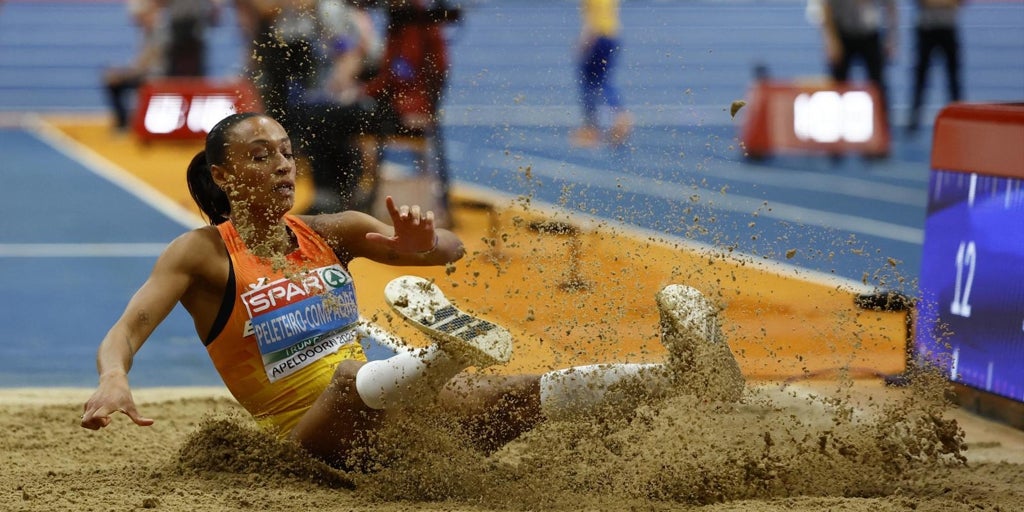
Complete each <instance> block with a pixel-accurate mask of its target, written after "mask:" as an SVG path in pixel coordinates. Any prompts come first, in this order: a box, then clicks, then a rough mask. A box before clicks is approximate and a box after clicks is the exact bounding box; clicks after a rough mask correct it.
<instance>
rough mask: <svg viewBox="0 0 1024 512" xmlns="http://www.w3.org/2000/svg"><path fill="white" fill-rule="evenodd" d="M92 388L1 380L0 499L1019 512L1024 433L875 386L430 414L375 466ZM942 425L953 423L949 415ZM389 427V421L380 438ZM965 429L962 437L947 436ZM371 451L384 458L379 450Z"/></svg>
mask: <svg viewBox="0 0 1024 512" xmlns="http://www.w3.org/2000/svg"><path fill="white" fill-rule="evenodd" d="M89 392H90V390H83V389H22V390H4V391H3V392H0V422H3V426H2V427H3V431H4V432H7V435H6V436H4V440H3V451H4V453H5V456H6V464H5V465H4V469H3V470H2V471H0V483H2V487H3V488H4V489H5V491H4V493H3V494H2V495H0V508H3V509H4V510H26V511H35V510H39V511H43V510H46V511H50V510H138V509H149V508H151V509H156V510H190V511H217V512H220V511H235V510H265V511H286V510H287V511H294V510H314V509H316V510H325V511H327V510H339V511H341V510H345V511H349V510H378V511H399V510H406V511H408V510H467V511H470V510H475V511H486V510H566V511H568V510H689V509H700V510H732V511H736V510H742V511H748V510H749V511H754V510H757V511H776V510H778V511H783V510H786V511H808V512H810V511H820V510H844V511H854V512H856V511H865V512H866V511H871V512H877V511H890V510H891V511H895V510H901V511H902V510H933V511H954V510H1004V511H1011V510H1021V509H1022V507H1024V492H1022V491H1021V489H1020V487H1019V483H1020V482H1021V481H1022V479H1024V435H1022V434H1021V433H1020V432H1019V431H1015V430H1012V429H1009V428H1006V427H1001V426H1000V425H996V424H992V423H990V422H986V421H984V420H980V419H978V418H977V417H974V416H972V415H969V414H966V413H963V412H961V411H956V410H946V411H945V412H941V419H937V418H935V417H930V416H929V415H930V414H933V413H937V412H939V411H942V407H940V406H937V405H935V404H933V403H932V402H931V401H932V400H933V399H934V397H928V396H926V395H927V392H924V393H925V394H924V395H922V394H921V393H922V392H921V391H920V390H909V389H904V390H894V389H889V388H884V387H883V386H881V385H880V384H878V383H877V382H876V381H857V382H850V383H846V384H841V383H837V382H825V381H813V382H805V383H801V384H799V385H792V386H786V387H782V386H780V385H778V384H775V383H772V384H761V385H759V384H756V383H755V384H750V385H748V389H747V391H746V395H745V397H744V399H743V400H742V401H741V402H740V403H739V404H722V403H713V402H703V401H701V400H698V399H695V398H694V397H690V396H678V397H674V398H670V399H668V400H666V401H664V402H659V403H654V404H650V405H646V406H644V407H642V408H641V409H640V410H639V411H637V413H636V414H635V415H632V416H629V417H628V418H606V419H604V420H602V421H590V420H576V421H572V422H559V423H552V424H547V425H543V426H541V427H540V428H538V429H536V430H534V431H532V432H530V433H528V434H527V435H525V436H523V437H522V438H521V439H519V440H517V441H514V442H513V443H511V444H509V445H508V446H506V447H505V448H504V449H502V450H500V451H498V452H497V453H495V454H492V455H490V456H486V455H484V454H482V453H479V452H476V451H474V450H472V449H469V448H467V447H466V445H465V440H464V439H461V438H460V437H459V435H458V433H457V432H451V431H450V429H448V428H447V427H446V426H445V425H446V424H445V422H444V421H443V418H439V417H435V418H426V419H423V420H422V421H416V422H411V423H402V424H401V425H402V427H401V428H402V430H403V432H402V434H401V435H397V436H394V437H388V436H389V435H390V434H389V435H388V436H385V437H384V438H382V439H381V441H382V444H381V445H382V446H385V447H387V448H385V449H382V450H381V451H380V452H378V454H379V455H380V456H382V458H385V459H386V460H387V465H386V466H382V467H381V468H379V469H378V471H376V472H374V473H372V474H356V473H343V472H339V471H336V470H333V469H330V468H327V467H326V466H322V465H319V464H316V463H313V462H310V461H309V460H308V459H306V458H305V457H302V455H301V454H300V453H298V452H296V451H295V449H294V448H293V447H291V446H289V445H286V444H281V443H279V442H278V441H275V440H274V439H272V438H270V437H268V436H266V435H265V434H263V433H261V432H259V431H257V430H256V429H255V425H254V423H253V422H252V421H251V420H250V419H249V418H248V417H247V416H246V415H245V414H244V412H243V411H241V409H240V408H239V407H238V406H237V405H236V404H235V403H234V401H233V400H232V399H230V398H229V397H227V395H226V394H225V392H224V391H222V390H219V389H205V388H204V389H193V388H164V389H140V390H137V392H136V398H137V400H138V402H139V403H140V407H141V410H142V412H143V414H145V415H149V416H151V417H154V418H155V419H156V420H157V422H156V424H155V425H153V426H152V427H148V428H140V427H136V426H134V425H132V424H131V423H130V422H128V421H127V419H126V418H124V417H119V418H118V419H117V421H116V422H115V423H114V424H113V425H112V426H111V427H109V428H107V429H106V430H104V431H101V432H92V431H86V430H83V429H81V428H80V427H79V426H78V418H79V416H80V414H81V404H82V402H83V401H84V400H85V398H86V397H87V396H88V394H89ZM954 421H955V423H953V422H954ZM392 434H393V433H392ZM961 435H963V437H961ZM385 454H386V457H385Z"/></svg>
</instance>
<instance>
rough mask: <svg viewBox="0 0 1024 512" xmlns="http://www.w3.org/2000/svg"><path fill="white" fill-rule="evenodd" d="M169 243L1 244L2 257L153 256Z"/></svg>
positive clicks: (157, 254) (158, 253)
mask: <svg viewBox="0 0 1024 512" xmlns="http://www.w3.org/2000/svg"><path fill="white" fill-rule="evenodd" d="M166 247H167V244H151V243H138V244H127V243H112V244H0V258H153V257H156V256H159V255H160V252H161V251H163V250H164V248H166Z"/></svg>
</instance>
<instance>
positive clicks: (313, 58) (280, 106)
mask: <svg viewBox="0 0 1024 512" xmlns="http://www.w3.org/2000/svg"><path fill="white" fill-rule="evenodd" d="M238 1H239V2H240V4H241V5H240V9H241V10H242V11H244V12H245V15H244V16H243V18H242V20H243V21H244V22H245V23H246V24H247V25H248V28H249V30H252V35H251V37H252V62H251V64H252V65H251V68H250V70H249V72H250V73H251V75H252V81H253V84H254V85H255V87H256V90H257V91H258V92H259V95H260V100H261V101H262V102H263V108H264V109H265V111H266V113H267V114H269V115H270V116H272V117H274V118H275V119H277V120H278V121H279V122H280V123H281V125H282V126H284V128H285V130H287V131H288V132H289V133H292V132H295V131H296V130H297V127H296V126H295V120H294V119H293V117H292V116H290V115H289V110H290V109H289V104H293V103H295V102H296V101H298V99H299V96H300V95H301V94H303V93H304V92H305V91H306V90H308V89H311V88H313V87H314V86H315V84H316V78H317V73H318V71H319V70H320V68H321V67H322V62H323V57H322V56H321V54H319V53H318V50H319V49H320V35H321V32H322V27H321V21H320V17H319V12H318V0H238Z"/></svg>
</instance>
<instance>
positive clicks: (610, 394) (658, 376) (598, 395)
mask: <svg viewBox="0 0 1024 512" xmlns="http://www.w3.org/2000/svg"><path fill="white" fill-rule="evenodd" d="M664 369H665V368H664V365H662V364H659V363H615V364H594V365H589V366H575V367H572V368H566V369H563V370H555V371H551V372H548V373H545V374H544V375H541V377H540V408H541V411H542V412H543V413H544V415H545V416H546V417H547V418H548V419H560V418H565V417H569V416H574V415H579V414H582V413H585V412H588V411H591V410H593V409H595V408H597V407H601V406H606V405H610V406H624V407H626V406H630V405H635V404H636V402H637V399H638V398H639V397H638V396H636V395H637V393H636V392H632V393H630V392H628V391H629V390H627V389H623V388H621V387H619V388H616V384H619V383H622V382H624V381H625V380H627V379H631V378H636V384H637V387H636V388H632V389H636V390H637V391H640V392H642V394H643V396H646V397H658V396H664V393H665V391H666V390H667V389H668V387H669V385H670V382H669V377H668V372H666V371H664Z"/></svg>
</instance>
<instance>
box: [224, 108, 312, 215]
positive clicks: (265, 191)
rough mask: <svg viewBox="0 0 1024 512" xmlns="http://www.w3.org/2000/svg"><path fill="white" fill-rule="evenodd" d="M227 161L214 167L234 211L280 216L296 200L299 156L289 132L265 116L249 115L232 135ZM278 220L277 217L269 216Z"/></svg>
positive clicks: (234, 128) (235, 128)
mask: <svg viewBox="0 0 1024 512" xmlns="http://www.w3.org/2000/svg"><path fill="white" fill-rule="evenodd" d="M228 138H229V140H230V142H229V143H228V148H227V161H226V163H225V165H223V166H214V168H213V169H211V170H212V171H213V173H214V179H216V180H217V182H218V184H219V185H220V186H221V188H223V189H224V191H225V192H226V193H227V194H228V197H229V198H230V199H231V202H232V208H231V209H232V211H238V210H236V205H237V207H240V208H243V209H244V210H246V211H250V212H265V213H266V214H268V215H273V216H280V215H284V214H285V213H287V212H288V211H289V210H291V208H292V206H293V205H294V204H295V156H294V154H293V153H292V142H291V140H290V139H289V138H288V133H287V132H285V130H284V128H283V127H282V126H281V125H280V124H278V122H277V121H274V120H273V119H271V118H269V117H265V116H256V117H251V118H248V119H245V120H243V121H241V122H239V123H238V124H237V125H235V126H234V127H233V128H232V130H231V134H230V135H229V137H228ZM267 220H274V219H267Z"/></svg>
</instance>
